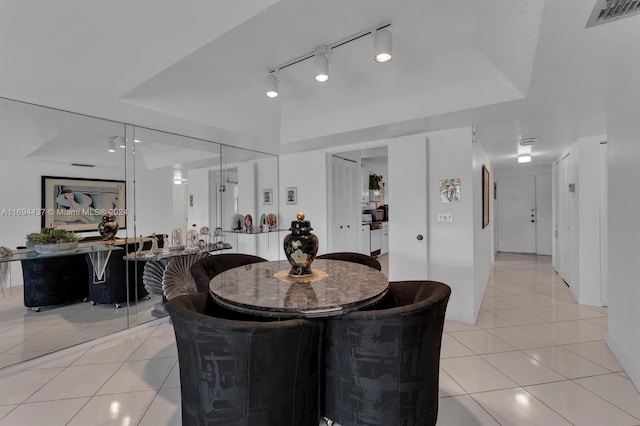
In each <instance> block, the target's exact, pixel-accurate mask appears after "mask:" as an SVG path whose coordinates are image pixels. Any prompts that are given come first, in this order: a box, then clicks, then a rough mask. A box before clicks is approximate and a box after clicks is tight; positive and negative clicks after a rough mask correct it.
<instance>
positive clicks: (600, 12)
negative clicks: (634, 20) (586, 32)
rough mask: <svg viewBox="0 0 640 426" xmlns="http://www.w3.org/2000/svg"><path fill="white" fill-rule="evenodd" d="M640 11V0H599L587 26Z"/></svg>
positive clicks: (604, 22)
mask: <svg viewBox="0 0 640 426" xmlns="http://www.w3.org/2000/svg"><path fill="white" fill-rule="evenodd" d="M637 13H640V0H597V1H596V5H595V7H594V8H593V12H591V16H590V17H589V20H588V21H587V26H586V28H589V27H593V26H594V25H600V24H606V23H607V22H612V21H615V20H616V19H621V18H626V17H627V16H632V15H635V14H637Z"/></svg>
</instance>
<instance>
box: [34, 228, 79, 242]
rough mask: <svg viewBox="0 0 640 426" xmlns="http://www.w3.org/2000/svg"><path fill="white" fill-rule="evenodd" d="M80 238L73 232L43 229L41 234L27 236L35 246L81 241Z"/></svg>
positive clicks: (35, 233)
mask: <svg viewBox="0 0 640 426" xmlns="http://www.w3.org/2000/svg"><path fill="white" fill-rule="evenodd" d="M79 240H80V237H79V236H78V235H77V234H75V233H74V232H71V231H65V230H64V229H55V228H42V229H41V230H40V232H32V233H30V234H27V241H31V242H33V243H34V244H59V243H72V242H74V241H79Z"/></svg>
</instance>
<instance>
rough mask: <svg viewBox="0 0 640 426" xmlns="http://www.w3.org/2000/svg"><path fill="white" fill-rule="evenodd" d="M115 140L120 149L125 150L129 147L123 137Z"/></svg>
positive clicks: (117, 137)
mask: <svg viewBox="0 0 640 426" xmlns="http://www.w3.org/2000/svg"><path fill="white" fill-rule="evenodd" d="M115 139H117V140H118V142H119V145H118V146H120V148H122V149H124V148H126V147H127V143H126V142H125V140H124V138H123V137H122V136H116V137H115Z"/></svg>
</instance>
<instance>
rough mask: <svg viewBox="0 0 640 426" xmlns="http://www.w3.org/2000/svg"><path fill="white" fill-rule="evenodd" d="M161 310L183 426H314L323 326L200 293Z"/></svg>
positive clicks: (181, 299) (318, 417)
mask: <svg viewBox="0 0 640 426" xmlns="http://www.w3.org/2000/svg"><path fill="white" fill-rule="evenodd" d="M212 257H214V256H212ZM166 308H167V312H168V313H169V315H170V317H171V322H172V323H173V328H174V331H175V336H176V344H177V348H178V364H179V366H180V391H181V399H182V424H184V425H214V424H220V425H286V426H307V425H308V426H317V425H318V423H319V421H320V407H319V390H320V387H319V380H320V371H319V369H320V356H321V347H320V345H321V342H322V335H323V322H322V321H317V320H307V319H288V320H283V321H278V319H277V318H267V317H254V316H250V315H244V314H242V313H238V312H234V311H231V310H228V309H225V308H223V307H221V306H220V305H218V304H217V303H215V301H214V300H213V299H212V298H211V296H210V295H209V294H204V293H197V294H190V295H184V296H179V297H176V298H175V299H172V300H170V301H168V302H167V305H166Z"/></svg>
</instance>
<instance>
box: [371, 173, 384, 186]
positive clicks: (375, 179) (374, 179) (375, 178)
mask: <svg viewBox="0 0 640 426" xmlns="http://www.w3.org/2000/svg"><path fill="white" fill-rule="evenodd" d="M380 182H382V175H377V174H375V173H371V174H369V189H380Z"/></svg>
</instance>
